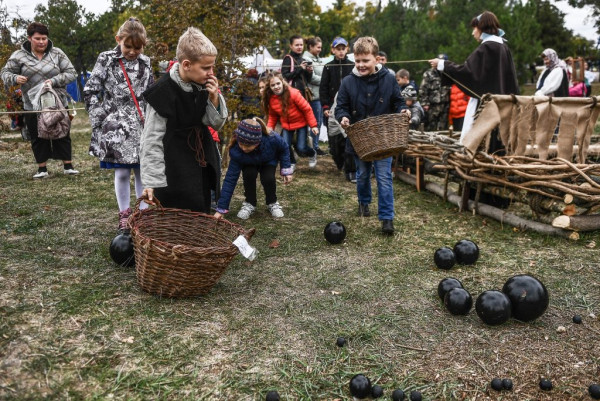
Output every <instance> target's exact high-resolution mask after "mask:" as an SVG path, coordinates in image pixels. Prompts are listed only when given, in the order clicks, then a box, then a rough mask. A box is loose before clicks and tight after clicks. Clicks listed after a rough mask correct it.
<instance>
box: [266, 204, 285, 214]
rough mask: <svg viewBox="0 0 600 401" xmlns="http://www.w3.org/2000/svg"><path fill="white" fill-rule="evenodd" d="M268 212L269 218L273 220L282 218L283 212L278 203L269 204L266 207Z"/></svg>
mask: <svg viewBox="0 0 600 401" xmlns="http://www.w3.org/2000/svg"><path fill="white" fill-rule="evenodd" d="M267 208H268V209H269V212H271V216H273V217H275V218H279V217H283V210H281V205H280V204H279V202H275V203H271V204H270V205H267Z"/></svg>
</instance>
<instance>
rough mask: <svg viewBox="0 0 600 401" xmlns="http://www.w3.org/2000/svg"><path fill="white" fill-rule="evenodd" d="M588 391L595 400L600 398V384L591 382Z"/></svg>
mask: <svg viewBox="0 0 600 401" xmlns="http://www.w3.org/2000/svg"><path fill="white" fill-rule="evenodd" d="M588 393H589V394H590V397H592V398H593V399H594V400H600V385H598V384H590V386H589V387H588Z"/></svg>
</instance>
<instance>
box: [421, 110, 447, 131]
mask: <svg viewBox="0 0 600 401" xmlns="http://www.w3.org/2000/svg"><path fill="white" fill-rule="evenodd" d="M449 107H450V104H449V103H437V104H432V105H430V106H429V110H428V111H427V112H425V116H426V119H427V121H426V123H425V131H444V130H447V129H448V108H449Z"/></svg>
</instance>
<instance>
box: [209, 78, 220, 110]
mask: <svg viewBox="0 0 600 401" xmlns="http://www.w3.org/2000/svg"><path fill="white" fill-rule="evenodd" d="M206 90H207V91H208V98H209V99H210V101H211V102H212V104H213V105H214V106H215V107H219V80H218V79H217V77H215V76H214V75H211V76H210V77H208V79H207V80H206Z"/></svg>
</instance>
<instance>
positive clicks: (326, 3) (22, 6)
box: [4, 0, 598, 42]
mask: <svg viewBox="0 0 600 401" xmlns="http://www.w3.org/2000/svg"><path fill="white" fill-rule="evenodd" d="M372 1H373V0H372ZM77 2H78V3H79V4H81V5H82V6H83V7H84V8H85V9H86V11H88V12H93V13H95V14H102V13H103V12H105V11H106V10H107V9H108V8H109V6H110V0H77ZM354 2H355V3H356V4H357V5H363V4H364V3H365V2H366V0H355V1H354ZM386 2H387V1H386V0H383V4H385V3H386ZM4 3H5V4H6V6H7V8H8V12H9V13H13V12H15V11H17V10H18V11H19V12H20V14H21V15H22V16H23V17H26V18H31V17H33V15H34V9H35V6H36V5H37V4H40V3H41V4H44V5H46V4H47V3H48V2H47V1H46V0H4ZM317 3H318V4H319V5H320V6H321V8H322V9H323V10H327V9H329V8H331V7H332V5H333V4H334V3H335V1H334V0H317ZM553 3H554V4H555V5H556V6H557V7H558V8H559V9H560V10H561V11H562V12H563V13H565V14H566V16H565V22H566V26H567V28H568V29H571V30H572V31H573V32H575V33H576V34H579V35H581V36H583V37H585V38H587V39H590V40H593V41H594V42H595V41H596V40H597V38H598V34H597V33H596V29H595V28H594V21H593V20H592V18H590V15H591V12H590V9H589V8H581V9H578V8H573V7H570V6H569V5H568V3H567V1H566V0H563V1H554V2H553ZM467 18H470V17H467ZM500 22H502V21H500Z"/></svg>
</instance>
